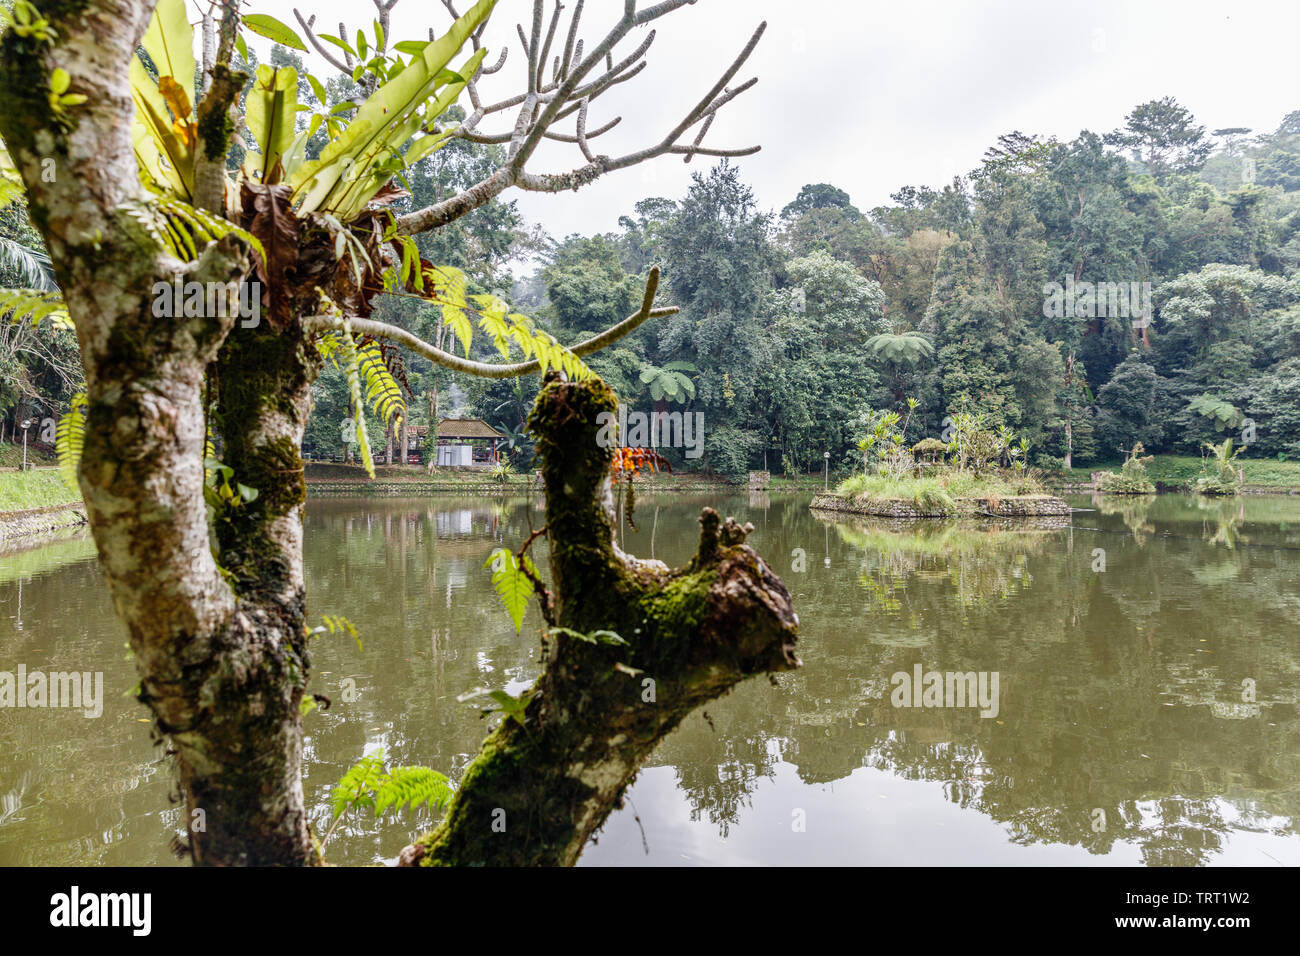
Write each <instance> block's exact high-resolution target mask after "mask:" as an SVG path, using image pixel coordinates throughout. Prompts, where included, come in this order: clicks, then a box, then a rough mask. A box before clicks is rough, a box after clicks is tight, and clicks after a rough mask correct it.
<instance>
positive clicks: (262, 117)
mask: <svg viewBox="0 0 1300 956" xmlns="http://www.w3.org/2000/svg"><path fill="white" fill-rule="evenodd" d="M297 113H298V71H297V70H295V69H294V68H293V67H291V66H282V67H279V68H276V67H272V66H269V65H267V64H265V63H262V64H259V65H258V67H257V80H256V82H254V83H253V88H252V89H251V90H249V91H248V97H247V99H246V100H245V122H247V123H248V131H249V132H250V133H252V134H253V137H254V138H255V139H256V140H257V144H258V146H260V147H261V148H262V155H261V158H260V162H259V163H258V165H257V167H256V168H255V169H250V162H247V161H246V162H245V163H244V169H245V171H246V172H256V173H257V174H258V176H257V178H258V179H259V180H260V181H261V182H263V183H267V182H271V181H272V180H271V179H270V175H271V171H272V170H273V169H274V168H275V164H276V161H277V160H281V157H282V156H284V155H285V154H286V153H287V152H288V151H289V149H290V147H291V146H292V145H293V141H294V138H295V136H296V133H295V130H294V121H295V118H296V116H297ZM250 159H251V157H250ZM281 169H282V170H283V173H284V175H287V174H289V173H291V172H292V170H290V169H288V168H286V167H285V164H284V161H281Z"/></svg>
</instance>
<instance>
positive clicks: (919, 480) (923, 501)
mask: <svg viewBox="0 0 1300 956" xmlns="http://www.w3.org/2000/svg"><path fill="white" fill-rule="evenodd" d="M813 507H814V508H818V509H821V510H830V511H847V512H851V513H856V514H870V515H884V516H891V517H922V518H928V517H936V518H938V517H949V516H957V515H995V516H999V517H1001V516H1031V515H1059V514H1068V513H1069V508H1068V506H1066V504H1065V502H1063V501H1061V499H1059V498H1054V497H1052V496H1050V495H1046V494H1044V493H1043V490H1042V488H1041V486H1040V485H1039V484H1038V482H1037V481H1035V480H1034V479H1033V478H1031V477H1029V476H1027V475H1012V476H1008V475H1004V474H1000V473H982V474H975V473H972V472H966V471H957V470H953V471H946V472H940V473H938V474H929V475H920V476H903V477H893V476H889V475H879V474H877V475H854V476H853V477H851V478H848V479H846V480H845V481H842V482H840V484H839V485H838V486H837V487H836V489H835V492H834V494H832V495H819V496H818V498H817V499H816V500H814V502H813Z"/></svg>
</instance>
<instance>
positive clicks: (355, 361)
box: [338, 324, 375, 478]
mask: <svg viewBox="0 0 1300 956" xmlns="http://www.w3.org/2000/svg"><path fill="white" fill-rule="evenodd" d="M341 337H342V342H341V343H340V344H339V348H338V352H339V353H340V354H341V356H342V359H343V371H344V372H345V373H346V375H347V379H348V394H349V395H350V396H351V399H352V409H353V420H354V421H355V422H356V424H357V456H358V457H359V458H360V459H361V465H362V467H363V468H365V469H366V474H367V475H369V476H370V477H371V478H373V477H375V463H374V460H373V459H372V458H371V457H370V439H369V437H368V436H367V435H366V408H365V403H364V401H363V400H362V392H361V366H360V360H359V357H358V354H357V346H356V343H355V342H354V341H353V340H352V330H351V329H350V328H348V327H347V326H346V324H345V325H344V328H343V332H342V335H341Z"/></svg>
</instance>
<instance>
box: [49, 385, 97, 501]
mask: <svg viewBox="0 0 1300 956" xmlns="http://www.w3.org/2000/svg"><path fill="white" fill-rule="evenodd" d="M88 404H89V403H88V401H87V399H86V393H85V392H80V393H78V394H77V395H75V396H73V399H72V406H71V407H70V408H69V409H68V412H67V414H66V415H62V416H60V418H59V423H58V425H56V426H55V428H54V450H55V451H56V452H57V453H58V456H59V474H60V475H61V476H62V477H63V483H64V484H65V485H67V486H68V487H69V488H70V489H72V490H73V491H75V492H77V493H78V494H80V493H81V487H80V486H79V485H78V484H77V468H78V467H79V466H80V464H81V450H82V448H83V447H84V446H85V444H86V407H87V405H88Z"/></svg>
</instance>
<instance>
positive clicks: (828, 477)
mask: <svg viewBox="0 0 1300 956" xmlns="http://www.w3.org/2000/svg"><path fill="white" fill-rule="evenodd" d="M822 458H823V459H824V464H823V467H822V470H823V471H824V472H825V478H826V484H825V488H824V490H826V491H830V490H831V453H830V452H828V451H824V452H822Z"/></svg>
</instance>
